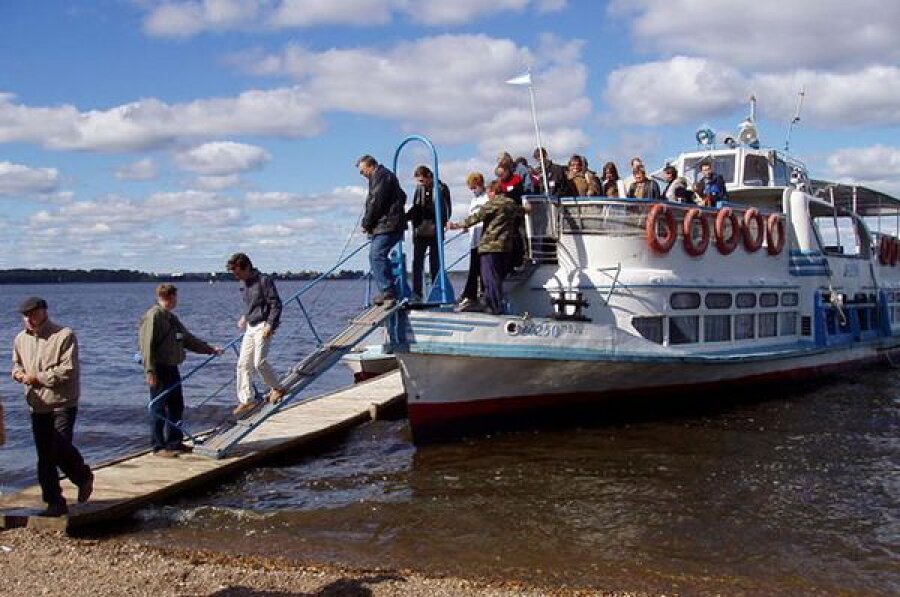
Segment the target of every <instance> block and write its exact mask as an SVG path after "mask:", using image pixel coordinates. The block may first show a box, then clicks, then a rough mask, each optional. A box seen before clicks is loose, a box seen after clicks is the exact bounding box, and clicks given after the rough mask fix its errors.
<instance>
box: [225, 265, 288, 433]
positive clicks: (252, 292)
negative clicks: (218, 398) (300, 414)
mask: <svg viewBox="0 0 900 597" xmlns="http://www.w3.org/2000/svg"><path fill="white" fill-rule="evenodd" d="M227 267H228V270H229V271H230V272H231V273H232V274H234V277H235V278H237V279H238V280H239V281H240V283H241V286H240V289H241V303H242V305H243V314H242V315H241V318H240V319H239V320H238V327H239V328H242V329H243V330H244V340H243V341H242V342H241V354H240V356H239V357H238V363H237V394H238V401H239V402H240V404H238V406H237V408H235V409H234V416H236V417H238V418H240V417H242V416H244V415H246V414H248V413H250V412H251V411H253V409H255V408H256V406H257V403H256V394H255V391H254V389H253V376H254V374H255V373H256V372H259V374H260V376H262V379H263V381H264V382H265V383H266V385H268V386H269V388H271V389H270V391H269V395H268V401H269V402H270V403H272V404H277V403H278V402H280V401H281V399H282V398H283V397H284V394H285V391H284V388H282V387H281V385H280V384H279V382H278V376H277V375H276V374H275V370H274V369H273V368H272V365H270V364H269V360H268V355H269V344H270V342H271V341H272V335H273V334H274V333H275V330H276V329H278V324H279V322H280V320H281V298H280V297H279V296H278V290H276V288H275V282H274V281H273V280H272V278H271V277H270V276H267V275H265V274H261V273H260V272H259V270H257V269H255V268H254V267H253V262H252V261H250V258H249V257H248V256H247V255H246V254H244V253H235V254H234V255H232V256H231V259H229V260H228V265H227Z"/></svg>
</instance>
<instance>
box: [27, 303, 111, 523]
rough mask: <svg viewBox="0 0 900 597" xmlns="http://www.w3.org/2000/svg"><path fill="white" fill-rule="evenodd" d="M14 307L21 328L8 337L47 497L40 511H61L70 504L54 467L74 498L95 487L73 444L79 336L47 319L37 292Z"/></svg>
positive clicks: (56, 513)
mask: <svg viewBox="0 0 900 597" xmlns="http://www.w3.org/2000/svg"><path fill="white" fill-rule="evenodd" d="M19 312H20V313H21V314H22V317H23V319H24V321H25V329H24V330H23V331H21V332H19V334H18V335H17V336H16V339H15V342H14V343H13V371H12V377H13V379H14V380H16V381H17V382H19V383H20V384H22V385H24V386H25V399H26V401H27V402H28V406H29V408H30V409H31V429H32V432H33V434H34V445H35V448H37V457H38V462H37V469H38V471H37V472H38V482H39V483H40V485H41V494H42V497H43V500H44V501H45V502H46V503H47V510H46V511H44V515H45V516H63V515H65V514H67V513H68V511H69V509H68V506H67V504H66V500H65V498H64V497H63V495H62V488H61V487H60V484H59V474H58V473H57V469H59V470H61V471H62V472H63V473H65V475H66V476H67V477H68V478H69V480H70V481H72V482H73V483H74V484H75V485H77V486H78V501H79V502H81V503H83V502H86V501H87V500H88V498H90V496H91V492H92V491H93V489H94V475H93V473H91V469H90V468H89V467H88V466H87V465H86V464H85V463H84V459H83V458H82V457H81V453H80V452H79V451H78V449H77V448H76V447H75V446H74V445H73V444H72V435H73V433H74V430H75V416H76V415H77V413H78V397H79V392H80V387H79V365H78V340H77V339H76V338H75V333H74V332H73V331H72V330H71V329H69V328H66V327H62V326H60V325H57V324H56V323H54V322H53V321H51V320H50V317H49V316H48V314H47V301H45V300H44V299H42V298H39V297H36V296H33V297H30V298H27V299H25V301H24V302H23V303H22V304H21V306H20V307H19Z"/></svg>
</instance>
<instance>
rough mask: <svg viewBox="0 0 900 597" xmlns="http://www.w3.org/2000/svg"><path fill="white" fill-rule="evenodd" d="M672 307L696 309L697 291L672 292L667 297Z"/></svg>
mask: <svg viewBox="0 0 900 597" xmlns="http://www.w3.org/2000/svg"><path fill="white" fill-rule="evenodd" d="M669 304H670V305H672V308H673V309H696V308H698V307H699V306H700V293H699V292H673V293H672V296H671V297H669Z"/></svg>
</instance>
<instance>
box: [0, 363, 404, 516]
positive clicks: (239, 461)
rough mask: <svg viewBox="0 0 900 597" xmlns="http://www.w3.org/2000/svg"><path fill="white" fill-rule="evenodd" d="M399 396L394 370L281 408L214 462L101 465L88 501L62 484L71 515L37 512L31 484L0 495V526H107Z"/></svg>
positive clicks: (145, 458)
mask: <svg viewBox="0 0 900 597" xmlns="http://www.w3.org/2000/svg"><path fill="white" fill-rule="evenodd" d="M404 398H405V394H404V390H403V382H402V380H401V378H400V374H399V372H393V373H390V374H388V375H384V376H381V377H379V378H377V379H373V380H371V381H368V382H365V383H361V384H358V385H355V386H352V387H349V388H346V389H343V390H340V391H337V392H333V393H331V394H326V395H323V396H319V397H315V398H311V399H308V400H306V401H304V402H301V403H299V404H297V405H295V406H290V407H287V408H285V409H284V410H282V411H281V412H279V413H278V414H276V415H274V416H272V417H271V418H270V419H269V420H268V421H266V423H265V424H264V425H262V426H261V427H259V428H257V429H255V430H254V431H253V432H252V433H251V434H250V435H248V436H247V437H245V438H244V439H243V440H242V441H241V442H240V443H239V444H237V445H236V446H235V448H234V450H233V451H232V452H230V453H229V455H228V456H227V457H225V458H221V459H219V460H215V459H211V458H205V457H203V456H199V455H197V454H182V455H181V456H179V457H178V458H171V459H169V458H159V457H157V456H154V455H153V454H152V453H150V452H149V451H147V452H141V453H138V454H132V455H129V456H126V457H124V458H120V459H118V460H115V461H112V462H108V463H105V464H103V465H101V466H98V467H97V468H95V469H94V493H93V495H92V496H91V499H90V501H89V502H88V503H86V504H78V503H76V500H75V494H76V492H77V489H76V487H75V486H74V485H73V484H72V483H70V482H69V481H68V480H64V481H63V482H62V485H63V493H64V495H65V497H66V500H67V501H68V502H69V515H68V516H64V517H61V518H47V517H42V516H39V515H38V513H39V512H40V511H41V510H43V508H44V507H45V505H44V504H43V502H42V501H41V490H40V487H39V486H37V485H35V486H32V487H28V488H26V489H25V490H23V491H21V492H19V493H16V494H11V495H8V496H4V497H2V498H0V528H12V527H22V526H28V527H31V528H52V529H58V530H69V529H74V528H78V527H87V526H91V525H97V524H102V523H108V522H111V521H114V520H116V519H120V518H123V517H126V516H128V515H130V514H132V513H133V512H135V511H136V510H138V509H140V508H142V507H144V506H147V505H149V504H152V503H156V502H159V501H162V500H166V499H171V498H173V497H176V496H178V495H180V494H182V493H184V492H187V491H190V490H195V489H197V488H199V487H202V486H207V485H210V484H212V483H214V482H215V481H218V480H222V479H225V478H228V477H231V476H234V475H235V474H237V473H240V472H242V471H244V470H247V469H250V468H252V467H253V466H256V465H258V464H259V463H260V462H261V461H263V460H265V459H267V458H271V457H272V456H275V455H282V454H284V453H286V452H288V451H290V452H291V453H292V455H295V456H296V455H302V451H301V450H300V449H301V448H303V447H304V446H309V445H310V444H312V443H313V442H314V441H317V440H322V439H326V438H329V437H333V436H335V435H337V434H339V433H340V432H342V431H346V430H348V429H350V428H351V427H354V426H356V425H359V424H362V423H365V422H367V421H371V420H374V419H376V418H378V416H379V414H380V413H382V412H384V411H385V410H387V409H389V408H391V407H392V406H395V405H398V404H399V403H401V402H402V401H403V400H404Z"/></svg>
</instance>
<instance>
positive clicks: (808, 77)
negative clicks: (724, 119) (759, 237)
mask: <svg viewBox="0 0 900 597" xmlns="http://www.w3.org/2000/svg"><path fill="white" fill-rule="evenodd" d="M801 87H803V88H804V89H805V90H806V102H805V104H804V108H803V121H804V122H806V123H809V124H812V125H814V126H819V127H823V128H836V127H846V126H866V125H895V124H900V68H897V67H894V66H870V67H867V68H864V69H859V70H855V71H851V72H848V73H834V72H825V71H812V70H796V71H788V72H782V73H755V74H754V73H744V72H741V71H738V70H736V69H734V68H731V67H729V66H727V65H725V64H723V63H719V62H716V61H713V60H709V59H706V58H690V57H686V56H676V57H674V58H671V59H669V60H664V61H657V62H649V63H644V64H638V65H634V66H629V67H625V68H620V69H617V70H614V71H613V72H611V73H610V75H609V77H608V78H607V84H606V91H605V97H606V100H607V103H608V106H609V108H610V109H611V110H612V114H611V117H612V119H613V120H615V121H617V122H621V123H624V124H635V125H647V126H657V125H672V124H682V123H692V122H696V121H697V120H703V119H707V118H715V117H718V116H723V115H726V114H730V113H733V112H734V111H735V110H736V109H737V108H739V107H740V106H743V105H746V102H747V98H748V97H749V96H750V94H751V93H753V94H755V95H756V97H757V98H758V99H759V100H760V106H761V110H762V111H764V113H765V115H766V116H767V117H770V118H776V119H780V120H784V121H786V120H787V119H789V118H790V115H791V114H792V112H793V110H794V106H795V101H796V95H795V94H796V92H797V91H798V90H799V89H800V88H801ZM661 89H665V91H666V92H665V93H661V92H660V90H661Z"/></svg>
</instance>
